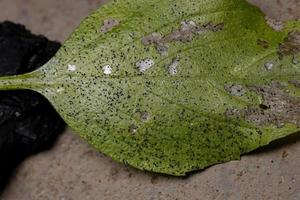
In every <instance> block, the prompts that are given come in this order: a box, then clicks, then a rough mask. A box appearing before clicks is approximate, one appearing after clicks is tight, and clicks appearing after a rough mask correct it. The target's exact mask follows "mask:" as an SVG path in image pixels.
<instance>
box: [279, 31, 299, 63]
mask: <svg viewBox="0 0 300 200" xmlns="http://www.w3.org/2000/svg"><path fill="white" fill-rule="evenodd" d="M299 52H300V31H291V32H289V34H288V36H287V37H286V38H285V39H284V41H283V43H281V44H280V45H279V50H278V54H279V58H280V59H282V58H283V57H284V56H287V55H293V56H296V54H298V53H299Z"/></svg>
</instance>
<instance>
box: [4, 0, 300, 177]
mask: <svg viewBox="0 0 300 200" xmlns="http://www.w3.org/2000/svg"><path fill="white" fill-rule="evenodd" d="M299 32H300V22H299V21H298V22H297V21H296V22H287V23H285V24H282V23H281V22H276V21H272V20H270V19H268V18H265V16H264V14H263V13H262V12H261V11H260V10H259V9H258V8H256V7H254V6H252V5H250V4H249V3H247V2H246V1H245V0H210V1H206V0H159V1H158V0H147V1H145V0H112V1H111V2H110V3H108V4H106V5H105V6H103V7H101V8H100V9H99V10H96V11H95V12H93V13H92V14H91V15H90V16H88V17H87V18H86V19H85V20H84V21H83V22H82V23H81V24H80V26H79V27H78V28H77V29H76V30H75V31H74V32H73V34H72V35H71V36H70V38H69V39H68V40H67V41H66V42H65V43H64V45H63V47H62V48H61V49H60V50H59V52H58V53H57V54H56V56H55V57H54V58H52V59H51V60H50V61H49V62H48V63H47V64H45V65H44V66H43V67H42V68H40V69H39V70H37V71H34V72H32V73H29V74H24V75H20V76H12V77H2V78H1V79H0V88H1V89H31V90H35V91H37V92H39V93H41V94H43V95H44V96H45V97H46V98H48V99H49V101H50V102H51V103H52V105H53V106H54V107H55V108H56V110H57V111H58V112H59V113H60V115H61V116H62V117H63V118H64V120H65V121H66V122H67V123H68V125H69V126H70V127H71V128H72V129H74V132H76V133H77V134H79V135H80V136H81V137H82V138H83V139H84V140H86V141H88V142H89V143H90V144H91V145H92V146H94V147H95V148H96V149H97V150H99V151H100V152H102V153H104V154H106V155H108V156H110V157H112V158H113V159H114V160H116V161H119V162H122V163H125V164H128V165H131V166H134V167H136V168H139V169H141V170H148V171H153V172H159V173H165V174H171V175H176V176H183V175H185V174H186V173H187V172H191V171H194V170H199V169H204V168H206V167H208V166H211V165H213V164H216V163H222V162H226V161H229V160H234V159H239V158H240V156H241V155H242V154H245V153H247V152H250V151H252V150H254V149H256V148H258V147H260V146H263V145H266V144H268V143H270V142H271V141H273V140H275V139H278V138H281V137H284V136H287V135H289V134H292V133H296V132H299V130H300V128H299V115H300V110H299V107H300V106H299V101H300V100H299V98H300V88H299V81H300V62H298V61H299V60H300V57H299Z"/></svg>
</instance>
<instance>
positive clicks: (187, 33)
mask: <svg viewBox="0 0 300 200" xmlns="http://www.w3.org/2000/svg"><path fill="white" fill-rule="evenodd" d="M223 28H224V23H219V24H213V23H212V22H209V23H207V24H204V25H198V24H197V23H196V22H194V21H192V20H186V21H182V22H181V25H180V28H179V29H176V30H173V31H172V32H171V33H170V34H167V35H165V36H162V35H161V34H160V33H152V34H150V35H148V36H145V37H144V38H142V43H143V44H144V45H145V46H148V45H152V44H154V45H155V47H156V49H157V51H158V53H159V54H161V55H167V54H168V45H167V43H171V42H190V41H192V39H193V38H194V37H195V36H196V35H201V34H203V33H205V32H207V31H213V32H218V31H221V30H223Z"/></svg>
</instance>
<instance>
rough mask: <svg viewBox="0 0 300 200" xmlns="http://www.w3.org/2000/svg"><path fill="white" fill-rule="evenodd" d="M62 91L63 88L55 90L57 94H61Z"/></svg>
mask: <svg viewBox="0 0 300 200" xmlns="http://www.w3.org/2000/svg"><path fill="white" fill-rule="evenodd" d="M63 91H65V89H64V88H58V89H57V90H56V92H57V93H61V92H63Z"/></svg>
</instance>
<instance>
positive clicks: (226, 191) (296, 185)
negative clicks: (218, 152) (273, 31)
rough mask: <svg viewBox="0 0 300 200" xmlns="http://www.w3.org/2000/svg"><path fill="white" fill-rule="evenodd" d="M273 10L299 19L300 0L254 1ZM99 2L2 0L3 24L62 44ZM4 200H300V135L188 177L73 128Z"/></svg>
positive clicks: (23, 171) (22, 173)
mask: <svg viewBox="0 0 300 200" xmlns="http://www.w3.org/2000/svg"><path fill="white" fill-rule="evenodd" d="M251 2H253V3H255V4H256V5H259V6H260V7H261V8H262V9H263V10H264V11H266V12H267V13H268V15H270V16H272V17H277V18H280V19H288V18H297V17H298V18H300V1H299V0H281V1H280V0H268V1H264V0H251ZM101 4H103V1H102V0H60V1H55V0H0V21H2V20H11V21H15V22H20V23H23V24H25V25H26V26H27V27H28V28H29V29H31V30H32V31H33V32H34V33H37V34H44V35H46V36H47V37H49V38H50V39H55V40H59V41H61V42H62V41H64V40H65V39H66V37H67V36H68V35H69V34H70V33H71V32H72V30H73V29H74V28H75V27H76V25H77V24H78V23H79V22H80V20H82V19H83V17H84V16H86V15H87V14H88V13H89V12H90V11H91V10H93V9H95V8H97V7H98V6H99V5H101ZM0 199H3V200H47V199H49V200H71V199H72V200H94V199H99V200H102V199H104V200H106V199H107V200H114V199H129V200H134V199H146V200H150V199H153V200H156V199H170V200H171V199H172V200H173V199H179V200H181V199H183V200H185V199H187V200H196V199H198V200H217V199H218V200H227V199H238V200H240V199H249V200H252V199H255V200H256V199H258V200H260V199H262V200H267V199H270V200H277V199H278V200H279V199H284V200H299V199H300V136H299V134H297V135H294V136H292V137H289V138H288V139H285V140H282V141H280V142H276V143H275V144H273V145H271V146H269V147H267V148H264V149H262V150H259V151H256V152H253V153H251V154H249V155H246V156H243V157H242V159H241V161H232V162H228V163H225V164H220V165H216V166H213V167H210V168H208V169H206V170H204V171H202V172H197V173H194V174H192V175H190V176H188V177H186V178H175V177H169V176H162V175H158V174H153V173H148V172H142V171H139V170H136V169H133V168H131V167H128V166H124V165H122V164H118V163H116V162H114V161H112V160H111V159H109V158H107V157H105V156H103V155H102V154H101V153H98V152H96V151H95V150H93V149H92V148H91V147H89V145H87V144H86V143H85V142H84V141H82V140H80V139H79V138H78V137H77V136H76V135H74V134H73V133H72V131H71V130H67V131H66V132H65V133H64V134H63V135H62V136H61V137H60V138H59V140H58V141H57V143H56V145H55V146H54V148H53V149H52V150H50V151H48V152H43V153H40V154H38V155H35V156H32V157H31V158H29V159H27V160H26V161H25V162H24V163H23V164H22V165H20V166H19V168H18V169H17V171H16V173H15V175H14V177H12V180H11V182H10V184H9V185H8V187H7V188H6V190H5V191H4V194H3V196H2V198H1V197H0Z"/></svg>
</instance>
